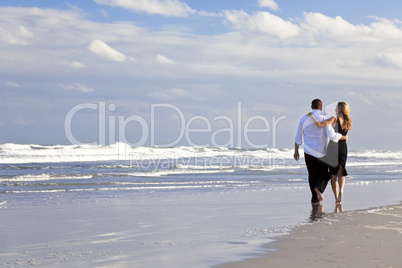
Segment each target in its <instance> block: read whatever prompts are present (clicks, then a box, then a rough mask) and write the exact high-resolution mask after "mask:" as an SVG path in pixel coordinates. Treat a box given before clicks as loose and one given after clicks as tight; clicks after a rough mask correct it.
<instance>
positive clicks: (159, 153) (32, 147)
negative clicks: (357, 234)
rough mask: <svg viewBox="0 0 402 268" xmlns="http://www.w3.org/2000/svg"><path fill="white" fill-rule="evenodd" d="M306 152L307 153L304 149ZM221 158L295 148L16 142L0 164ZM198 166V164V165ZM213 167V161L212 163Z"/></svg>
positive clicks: (278, 157)
mask: <svg viewBox="0 0 402 268" xmlns="http://www.w3.org/2000/svg"><path fill="white" fill-rule="evenodd" d="M301 155H303V152H301ZM348 157H349V158H348V161H350V162H351V163H352V162H359V163H364V164H366V165H370V164H373V165H374V163H378V162H390V163H393V164H395V163H399V164H400V163H402V152H400V151H396V152H393V151H373V150H365V151H353V150H351V151H350V152H349V155H348ZM195 158H219V159H223V160H225V161H229V162H236V161H238V163H239V165H241V163H245V164H247V161H254V160H255V159H259V160H260V161H262V162H263V163H264V165H262V166H270V165H271V164H275V162H280V161H293V150H292V149H277V148H265V149H239V148H226V147H220V148H210V147H192V146H179V147H169V148H164V147H145V146H143V147H132V146H130V145H128V144H125V143H119V142H118V143H116V144H113V145H110V146H101V145H88V144H82V145H37V144H13V143H6V144H1V145H0V164H23V163H63V162H91V161H93V162H96V161H121V160H124V161H129V162H132V163H138V162H141V161H157V160H163V159H167V160H169V159H170V160H175V159H189V160H191V159H195ZM194 166H196V165H194ZM211 166H212V164H211Z"/></svg>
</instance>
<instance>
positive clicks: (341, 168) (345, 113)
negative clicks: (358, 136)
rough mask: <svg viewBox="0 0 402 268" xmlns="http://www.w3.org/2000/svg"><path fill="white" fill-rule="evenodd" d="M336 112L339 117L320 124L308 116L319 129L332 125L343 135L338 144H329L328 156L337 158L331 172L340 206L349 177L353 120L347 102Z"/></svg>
mask: <svg viewBox="0 0 402 268" xmlns="http://www.w3.org/2000/svg"><path fill="white" fill-rule="evenodd" d="M335 112H336V115H337V116H336V117H335V116H333V117H331V118H329V119H327V120H325V121H323V122H318V121H317V120H316V119H315V118H314V116H313V115H312V113H309V114H308V116H309V117H310V118H311V119H312V120H313V121H314V124H315V125H316V126H317V127H320V128H322V127H325V126H328V125H329V124H332V126H333V127H334V129H335V132H337V133H340V134H342V138H341V139H340V140H339V141H338V144H336V143H334V142H333V141H330V142H329V144H328V152H327V156H329V158H331V156H335V158H337V159H335V160H336V161H335V163H334V164H331V163H330V164H329V172H330V174H331V186H332V191H333V192H334V195H335V201H336V203H337V204H340V203H342V197H343V188H344V186H345V176H347V175H348V173H347V171H346V159H347V156H348V146H347V144H346V141H347V139H348V138H347V134H348V131H349V130H350V129H351V128H352V118H351V117H350V109H349V105H348V104H347V103H346V102H338V105H337V106H336V109H335ZM336 156H337V157H336ZM329 162H331V161H329ZM337 178H338V181H337ZM338 185H339V189H338Z"/></svg>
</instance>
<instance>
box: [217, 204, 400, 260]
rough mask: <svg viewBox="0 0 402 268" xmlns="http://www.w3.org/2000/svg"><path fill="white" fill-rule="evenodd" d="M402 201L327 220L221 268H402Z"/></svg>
mask: <svg viewBox="0 0 402 268" xmlns="http://www.w3.org/2000/svg"><path fill="white" fill-rule="evenodd" d="M401 218H402V201H401V203H400V204H398V205H389V206H381V207H377V208H370V209H365V210H352V211H344V212H340V213H336V212H334V213H331V214H325V215H324V216H323V217H322V218H320V219H318V220H317V221H315V222H313V223H311V224H306V225H302V226H297V227H295V228H294V229H293V230H292V232H291V233H290V234H288V235H283V236H279V237H275V238H274V241H273V242H271V243H268V244H265V245H263V250H264V251H265V253H261V254H258V255H255V257H250V258H248V259H244V260H241V261H235V262H229V263H224V264H220V265H217V266H215V267H216V268H243V267H244V268H246V267H255V268H259V267H267V266H269V267H290V265H297V266H298V267H311V266H312V265H314V266H317V267H361V266H366V267H402V265H401V263H402V255H401V254H400V241H401V238H402V221H401Z"/></svg>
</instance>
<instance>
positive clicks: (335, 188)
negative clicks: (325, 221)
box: [331, 175, 338, 202]
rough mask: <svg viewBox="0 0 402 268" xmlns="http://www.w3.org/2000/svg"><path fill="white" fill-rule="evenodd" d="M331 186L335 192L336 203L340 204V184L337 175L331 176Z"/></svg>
mask: <svg viewBox="0 0 402 268" xmlns="http://www.w3.org/2000/svg"><path fill="white" fill-rule="evenodd" d="M331 186H332V191H333V192H334V196H335V202H338V182H337V181H336V175H331Z"/></svg>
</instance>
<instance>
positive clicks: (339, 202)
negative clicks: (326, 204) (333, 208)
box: [336, 191, 343, 204]
mask: <svg viewBox="0 0 402 268" xmlns="http://www.w3.org/2000/svg"><path fill="white" fill-rule="evenodd" d="M342 195H343V192H341V191H339V195H338V198H337V199H336V203H337V204H341V203H342Z"/></svg>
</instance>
